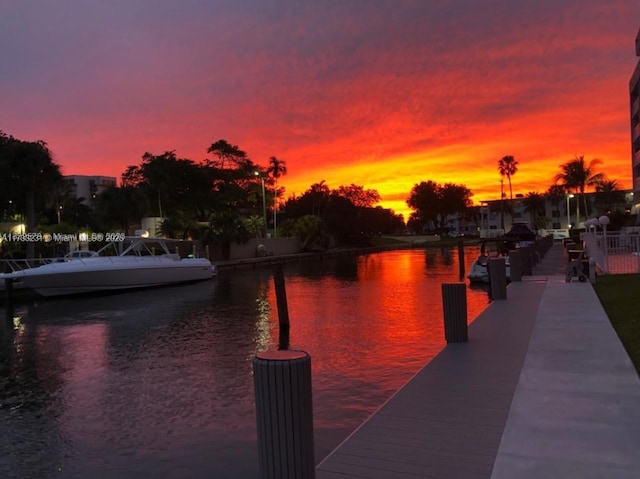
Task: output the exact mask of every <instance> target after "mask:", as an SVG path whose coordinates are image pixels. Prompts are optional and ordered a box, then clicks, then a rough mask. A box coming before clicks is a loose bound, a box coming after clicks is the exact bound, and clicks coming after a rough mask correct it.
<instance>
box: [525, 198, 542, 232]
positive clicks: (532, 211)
mask: <svg viewBox="0 0 640 479" xmlns="http://www.w3.org/2000/svg"><path fill="white" fill-rule="evenodd" d="M522 202H523V204H524V210H525V211H526V212H527V213H529V218H530V219H531V223H532V224H533V227H534V228H535V229H536V230H539V229H540V228H545V227H546V226H547V220H546V218H545V199H544V196H542V195H541V194H540V193H538V192H537V191H530V192H529V193H527V196H525V197H524V199H523V200H522Z"/></svg>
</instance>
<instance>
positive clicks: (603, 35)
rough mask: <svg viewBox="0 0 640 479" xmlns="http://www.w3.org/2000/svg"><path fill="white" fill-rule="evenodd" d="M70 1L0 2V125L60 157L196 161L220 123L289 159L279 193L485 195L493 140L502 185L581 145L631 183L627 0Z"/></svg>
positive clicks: (517, 185) (99, 169) (76, 170)
mask: <svg viewBox="0 0 640 479" xmlns="http://www.w3.org/2000/svg"><path fill="white" fill-rule="evenodd" d="M73 3H75V4H76V5H75V8H68V9H60V8H58V6H57V5H56V4H55V3H51V4H46V3H45V4H40V3H38V4H37V5H36V4H29V3H23V2H22V3H21V2H16V3H15V4H14V5H12V6H8V7H6V8H5V11H4V15H3V17H2V19H0V27H1V28H0V43H1V44H2V45H5V46H6V48H5V49H4V51H3V54H4V57H3V58H4V64H5V65H7V66H8V68H9V70H7V71H8V72H9V71H10V74H6V75H0V89H1V91H3V93H4V95H3V112H4V113H5V115H3V124H2V125H0V128H1V129H3V130H5V131H6V132H7V133H9V134H12V135H14V136H16V137H18V138H21V139H25V140H36V139H41V140H44V141H47V142H48V143H49V146H50V147H51V149H52V151H53V152H54V154H55V159H56V161H58V162H59V163H60V164H61V165H62V170H63V173H65V174H88V175H112V176H119V175H120V174H121V173H122V172H123V171H124V169H125V168H126V167H127V166H128V165H130V164H136V163H138V162H139V161H140V157H141V156H142V154H144V153H145V152H146V151H149V152H151V153H153V154H161V153H162V152H164V151H166V150H176V152H177V154H178V156H180V157H186V158H190V159H193V160H196V161H199V160H202V159H204V158H205V157H206V149H207V147H208V146H209V145H210V144H211V143H212V142H214V141H216V140H218V139H220V138H224V139H227V140H228V141H229V142H231V143H232V144H237V145H239V146H240V148H242V149H243V150H245V151H247V153H248V154H249V156H250V157H251V158H252V159H253V160H254V161H255V162H256V163H258V164H262V165H266V164H267V160H268V158H269V157H270V156H272V155H276V156H277V157H278V158H281V159H283V160H285V161H286V162H287V167H288V174H287V176H286V177H284V178H283V179H282V181H281V184H282V186H284V187H285V188H286V194H287V195H290V194H301V193H302V192H304V191H305V190H306V189H307V188H308V187H309V186H310V185H311V184H313V183H316V182H319V181H321V180H326V182H327V184H328V185H329V186H330V187H331V188H337V187H338V186H340V185H342V184H351V183H356V184H359V185H363V186H365V187H366V188H373V189H377V190H378V191H379V192H380V194H381V195H382V203H381V204H382V206H385V207H390V208H393V209H394V210H396V212H399V213H400V212H402V213H406V210H407V207H406V204H405V199H406V197H407V195H408V193H409V191H410V189H411V187H412V185H414V184H415V183H418V182H420V181H422V180H426V179H431V180H434V181H436V182H438V183H445V182H455V183H463V184H465V185H466V186H468V187H469V188H470V189H471V190H472V191H473V193H474V198H473V199H474V201H475V202H476V203H477V202H478V201H479V200H482V199H495V198H499V194H500V189H499V181H500V178H499V175H498V172H497V169H496V165H497V161H498V159H499V158H501V157H502V156H504V155H513V156H515V158H516V159H517V160H518V161H519V163H520V168H519V172H518V173H517V175H515V176H514V178H513V180H514V193H523V194H524V193H527V192H529V191H539V192H542V191H544V190H546V189H547V188H548V186H549V185H550V183H551V182H552V179H553V177H554V175H555V174H556V173H557V168H558V165H559V164H561V163H564V162H566V161H568V160H570V159H572V158H573V157H574V156H575V155H584V156H585V157H586V158H588V159H591V158H596V157H597V158H601V159H602V160H603V161H604V163H603V168H604V169H605V171H606V173H607V174H608V175H609V176H611V177H612V178H613V179H616V180H618V181H619V183H620V184H621V185H622V186H623V187H629V186H630V174H631V167H630V160H631V158H630V135H629V93H628V80H629V78H630V76H631V73H632V71H633V68H634V66H635V63H636V61H637V59H636V57H635V56H634V48H633V47H634V38H635V36H636V33H637V30H638V18H640V3H638V2H637V1H635V0H612V1H609V2H606V4H605V3H603V2H599V1H596V0H584V1H580V2H577V1H566V2H530V1H521V0H518V1H512V0H498V1H497V2H492V3H491V5H490V7H489V8H488V6H487V5H485V4H484V3H483V2H466V3H464V4H463V3H460V2H406V3H401V4H398V3H397V2H386V3H385V2H380V3H376V4H375V5H370V3H369V2H366V1H350V2H338V3H336V4H333V5H332V6H331V7H328V6H326V5H321V4H314V3H312V2H301V3H298V2H269V3H264V2H257V1H247V2H232V1H222V2H215V4H209V3H207V2H204V3H202V2H200V3H198V2H186V3H185V4H184V5H182V4H181V7H180V8H179V9H176V7H175V5H177V4H175V3H174V2H160V4H159V5H157V6H156V7H155V8H154V9H152V10H148V9H145V7H144V6H142V5H140V6H131V5H130V4H129V3H127V2H123V3H122V4H114V5H111V4H110V5H109V6H106V5H102V4H99V3H92V4H85V3H84V2H73ZM50 25H56V28H49V27H50ZM150 79H153V80H152V81H150Z"/></svg>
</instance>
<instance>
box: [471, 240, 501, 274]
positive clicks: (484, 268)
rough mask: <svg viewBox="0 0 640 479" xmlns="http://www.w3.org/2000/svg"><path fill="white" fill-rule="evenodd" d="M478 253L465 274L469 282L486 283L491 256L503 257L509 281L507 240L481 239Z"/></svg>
mask: <svg viewBox="0 0 640 479" xmlns="http://www.w3.org/2000/svg"><path fill="white" fill-rule="evenodd" d="M479 245H480V254H479V255H478V257H477V258H476V259H475V261H474V262H473V263H472V264H471V269H470V270H469V274H468V275H467V279H468V280H469V282H471V283H488V282H489V267H488V266H489V261H490V260H491V259H492V258H504V260H505V268H506V278H507V281H510V278H511V268H510V266H509V249H511V248H510V246H511V245H510V244H508V242H506V241H504V240H501V239H498V238H495V239H487V240H481V241H480V242H479Z"/></svg>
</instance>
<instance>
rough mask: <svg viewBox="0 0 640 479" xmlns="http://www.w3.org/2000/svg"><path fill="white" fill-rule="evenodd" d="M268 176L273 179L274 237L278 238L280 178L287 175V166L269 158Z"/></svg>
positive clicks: (283, 162)
mask: <svg viewBox="0 0 640 479" xmlns="http://www.w3.org/2000/svg"><path fill="white" fill-rule="evenodd" d="M267 174H268V175H269V176H271V178H273V183H274V186H273V236H274V237H276V238H277V236H278V228H277V214H278V196H279V195H280V191H279V190H278V178H280V177H281V176H284V175H286V174H287V165H286V163H285V161H284V160H279V159H278V158H276V157H275V156H272V157H271V158H269V167H268V168H267Z"/></svg>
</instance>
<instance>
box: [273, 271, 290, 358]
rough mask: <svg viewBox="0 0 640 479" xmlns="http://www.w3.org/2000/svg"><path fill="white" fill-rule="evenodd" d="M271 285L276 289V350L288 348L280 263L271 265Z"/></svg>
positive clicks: (283, 287) (284, 288)
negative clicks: (278, 329) (278, 332)
mask: <svg viewBox="0 0 640 479" xmlns="http://www.w3.org/2000/svg"><path fill="white" fill-rule="evenodd" d="M273 283H274V285H275V288H276V305H277V307H278V324H279V325H280V340H279V346H278V349H288V348H289V328H290V325H289V306H288V305H287V289H286V287H285V284H284V271H283V268H282V263H273Z"/></svg>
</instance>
